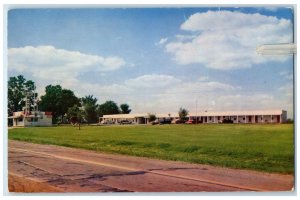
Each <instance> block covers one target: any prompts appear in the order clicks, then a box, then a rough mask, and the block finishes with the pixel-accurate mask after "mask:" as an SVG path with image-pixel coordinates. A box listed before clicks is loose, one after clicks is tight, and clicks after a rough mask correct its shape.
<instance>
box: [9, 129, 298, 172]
mask: <svg viewBox="0 0 300 200" xmlns="http://www.w3.org/2000/svg"><path fill="white" fill-rule="evenodd" d="M8 132H9V134H8V137H9V139H14V140H22V141H27V142H33V143H40V144H54V145H60V146H67V147H75V148H83V149H89V150H95V151H100V152H109V153H118V154H127V155H133V156H143V157H150V158H158V159H165V160H178V161H185V162H191V163H201V164H210V165H217V166H223V167H230V168H240V169H253V170H259V171H266V172H276V173H283V174H292V173H294V139H293V125H291V124H278V125H237V124H224V125H222V124H217V125H213V124H209V125H163V126H102V127H92V126H83V127H81V130H78V128H75V127H49V128H46V127H39V128H38V127H35V128H23V129H11V130H9V131H8Z"/></svg>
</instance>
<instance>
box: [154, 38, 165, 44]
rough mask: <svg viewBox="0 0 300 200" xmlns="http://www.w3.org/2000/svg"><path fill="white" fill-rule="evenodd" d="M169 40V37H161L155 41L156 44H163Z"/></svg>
mask: <svg viewBox="0 0 300 200" xmlns="http://www.w3.org/2000/svg"><path fill="white" fill-rule="evenodd" d="M167 41H168V38H161V39H160V40H159V41H158V42H156V43H155V45H156V46H159V45H163V44H165V43H166V42H167Z"/></svg>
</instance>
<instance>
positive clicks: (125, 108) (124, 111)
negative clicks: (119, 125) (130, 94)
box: [120, 103, 131, 114]
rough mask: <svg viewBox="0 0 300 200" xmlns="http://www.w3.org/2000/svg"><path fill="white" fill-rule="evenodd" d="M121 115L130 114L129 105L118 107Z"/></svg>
mask: <svg viewBox="0 0 300 200" xmlns="http://www.w3.org/2000/svg"><path fill="white" fill-rule="evenodd" d="M120 108H121V113H122V114H129V113H130V112H131V109H129V105H128V104H126V103H124V104H121V105H120Z"/></svg>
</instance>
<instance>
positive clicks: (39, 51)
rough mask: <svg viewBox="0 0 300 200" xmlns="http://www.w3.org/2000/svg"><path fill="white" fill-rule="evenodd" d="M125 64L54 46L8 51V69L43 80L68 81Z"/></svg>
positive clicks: (120, 61)
mask: <svg viewBox="0 0 300 200" xmlns="http://www.w3.org/2000/svg"><path fill="white" fill-rule="evenodd" d="M124 65H126V62H125V61H124V60H123V59H122V58H119V57H116V56H112V57H102V56H99V55H88V54H83V53H80V52H78V51H67V50H64V49H57V48H55V47H53V46H37V47H33V46H26V47H20V48H10V49H9V50H8V69H9V70H16V71H18V72H25V71H26V72H30V73H32V75H33V77H35V78H37V79H44V80H55V81H59V80H66V79H69V78H70V77H72V78H76V76H77V75H78V74H79V73H81V72H86V71H97V72H107V71H113V70H117V69H119V68H121V67H123V66H124Z"/></svg>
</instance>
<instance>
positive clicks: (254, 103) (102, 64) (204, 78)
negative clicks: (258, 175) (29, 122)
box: [7, 6, 293, 118]
mask: <svg viewBox="0 0 300 200" xmlns="http://www.w3.org/2000/svg"><path fill="white" fill-rule="evenodd" d="M7 34H8V38H7V43H8V50H7V53H8V67H7V69H8V77H11V76H17V75H19V74H22V75H24V77H25V78H26V79H27V80H33V81H34V82H35V83H36V86H37V92H38V93H39V96H41V95H43V94H44V93H45V91H44V90H45V86H47V85H49V84H52V85H56V84H60V85H61V86H62V87H63V88H66V89H71V90H72V91H74V93H75V95H77V96H78V97H84V96H86V95H94V96H95V97H96V98H97V99H98V103H99V104H101V103H104V102H105V101H107V100H113V101H115V102H116V103H117V104H119V105H120V104H122V103H127V104H129V106H130V108H131V109H132V113H176V112H177V111H178V110H179V108H180V107H183V108H186V109H188V110H189V111H190V112H191V113H194V112H196V111H198V112H200V111H205V110H207V111H232V110H234V111H238V110H270V109H284V110H287V111H288V117H290V118H292V116H293V57H292V55H271V56H270V55H269V56H263V55H258V54H257V52H256V48H257V47H258V46H259V45H262V44H275V43H276V44H277V43H291V42H293V10H292V9H291V8H285V7H271V6H269V7H198V8H197V7H193V8H188V7H182V8H85V9H79V8H76V9H71V8H64V9H58V8H51V9H50V8H49V9H46V8H44V9H41V8H39V9H12V10H9V12H8V29H7Z"/></svg>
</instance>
